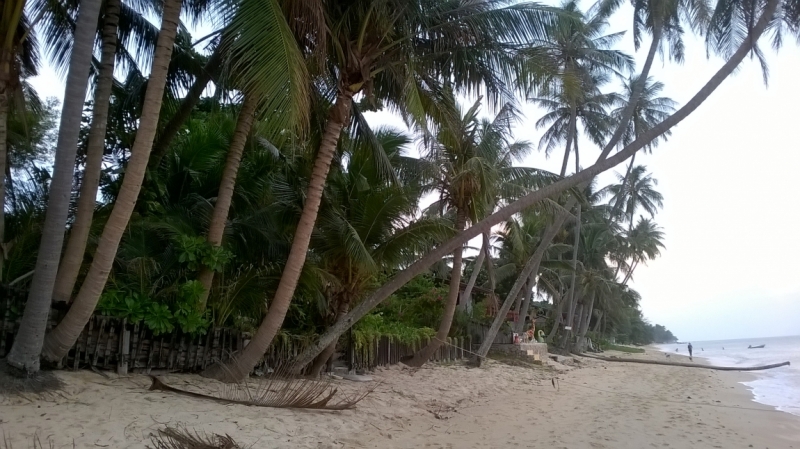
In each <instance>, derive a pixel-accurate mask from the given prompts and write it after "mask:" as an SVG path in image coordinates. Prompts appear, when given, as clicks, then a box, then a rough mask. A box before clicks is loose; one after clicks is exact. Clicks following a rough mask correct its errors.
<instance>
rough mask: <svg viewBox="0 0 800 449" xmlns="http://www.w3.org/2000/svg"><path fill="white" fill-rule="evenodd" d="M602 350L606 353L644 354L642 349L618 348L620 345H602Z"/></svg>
mask: <svg viewBox="0 0 800 449" xmlns="http://www.w3.org/2000/svg"><path fill="white" fill-rule="evenodd" d="M603 349H604V350H606V351H619V352H627V353H629V354H644V349H642V348H634V347H632V346H620V345H612V344H608V345H604V346H603Z"/></svg>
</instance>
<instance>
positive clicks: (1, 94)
mask: <svg viewBox="0 0 800 449" xmlns="http://www.w3.org/2000/svg"><path fill="white" fill-rule="evenodd" d="M0 51H2V50H0ZM0 57H2V55H0ZM5 65H6V64H3V63H2V62H0V66H5ZM0 70H3V69H2V68H0ZM5 78H6V77H5V76H0V169H2V170H0V283H3V279H4V275H3V274H4V273H3V268H4V266H5V261H6V257H8V255H7V254H6V240H5V236H6V210H5V206H6V173H7V172H8V171H9V170H8V167H6V164H8V88H7V86H8V84H7V83H6V82H5V81H4V79H5Z"/></svg>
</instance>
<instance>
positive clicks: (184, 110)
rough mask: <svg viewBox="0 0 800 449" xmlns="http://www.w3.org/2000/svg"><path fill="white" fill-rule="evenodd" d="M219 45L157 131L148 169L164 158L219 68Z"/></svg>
mask: <svg viewBox="0 0 800 449" xmlns="http://www.w3.org/2000/svg"><path fill="white" fill-rule="evenodd" d="M221 47H222V45H221V44H220V45H217V47H216V48H215V49H214V52H213V53H211V56H209V58H208V61H207V62H206V65H205V66H203V69H202V71H201V72H200V73H199V74H197V78H195V80H194V83H193V84H192V87H190V88H189V91H188V92H187V93H186V96H185V97H183V100H181V104H180V106H178V111H177V112H175V115H173V116H172V117H170V119H169V121H168V122H167V124H166V125H164V129H162V130H161V132H160V133H158V138H157V139H156V141H155V143H154V144H153V152H152V153H151V154H150V162H149V163H148V164H149V169H150V170H155V169H156V168H158V166H159V165H161V160H162V159H164V155H166V154H167V150H168V149H169V145H170V144H171V143H172V139H174V138H175V136H176V135H178V131H180V130H181V127H183V124H184V123H186V121H187V120H189V117H191V116H192V111H193V110H194V107H195V106H196V105H197V102H198V101H200V96H201V95H202V94H203V91H205V90H206V86H208V83H209V82H210V81H211V78H212V77H213V76H212V74H213V73H216V72H217V71H218V70H219V67H220V63H221V62H222V50H221Z"/></svg>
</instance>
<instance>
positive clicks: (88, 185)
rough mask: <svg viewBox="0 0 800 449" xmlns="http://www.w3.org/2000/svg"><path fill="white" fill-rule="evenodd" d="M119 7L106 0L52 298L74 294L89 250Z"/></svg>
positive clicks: (63, 298)
mask: <svg viewBox="0 0 800 449" xmlns="http://www.w3.org/2000/svg"><path fill="white" fill-rule="evenodd" d="M119 10H120V0H106V10H105V15H104V18H103V49H102V55H101V56H100V73H99V74H98V76H97V87H96V88H95V92H94V105H93V107H92V125H91V128H90V130H89V141H88V143H87V148H86V166H85V167H84V169H83V179H82V180H81V192H80V197H79V198H78V210H77V212H76V213H75V222H74V223H73V224H72V227H71V228H70V231H69V239H68V240H67V247H66V249H65V250H64V257H63V258H62V259H61V264H59V267H58V275H57V276H56V283H55V287H53V301H63V302H68V301H69V300H70V299H71V298H72V291H73V290H74V288H75V281H76V280H77V279H78V272H79V271H80V269H81V265H82V264H83V255H84V253H85V252H86V242H87V241H88V240H89V230H90V229H91V227H92V218H93V217H94V209H95V206H96V204H97V201H96V198H97V188H98V186H99V184H100V170H101V169H102V166H103V152H104V150H105V147H106V125H107V124H108V108H109V104H110V99H111V88H112V87H113V85H114V62H115V58H116V54H115V53H116V50H117V24H118V23H119Z"/></svg>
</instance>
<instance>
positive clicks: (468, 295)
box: [458, 234, 488, 313]
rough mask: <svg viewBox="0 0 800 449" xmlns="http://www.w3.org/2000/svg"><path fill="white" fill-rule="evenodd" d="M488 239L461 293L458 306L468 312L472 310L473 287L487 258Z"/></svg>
mask: <svg viewBox="0 0 800 449" xmlns="http://www.w3.org/2000/svg"><path fill="white" fill-rule="evenodd" d="M484 235H485V234H484ZM486 240H488V239H486ZM486 240H484V242H483V245H482V246H481V249H480V252H479V253H478V258H477V259H475V266H474V267H473V268H472V274H471V275H470V276H469V281H468V282H467V286H466V287H465V288H464V294H463V295H461V304H459V305H458V308H459V309H461V310H463V311H465V312H466V313H470V312H472V289H473V287H475V282H476V281H477V280H478V275H479V274H480V272H481V267H482V266H483V260H484V259H485V258H486V251H485V249H486V248H485V245H486Z"/></svg>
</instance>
